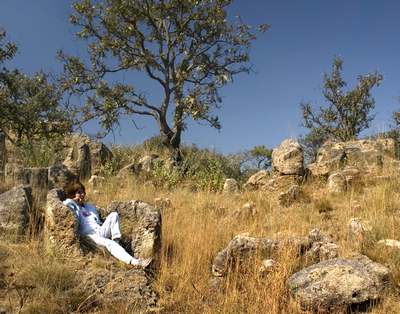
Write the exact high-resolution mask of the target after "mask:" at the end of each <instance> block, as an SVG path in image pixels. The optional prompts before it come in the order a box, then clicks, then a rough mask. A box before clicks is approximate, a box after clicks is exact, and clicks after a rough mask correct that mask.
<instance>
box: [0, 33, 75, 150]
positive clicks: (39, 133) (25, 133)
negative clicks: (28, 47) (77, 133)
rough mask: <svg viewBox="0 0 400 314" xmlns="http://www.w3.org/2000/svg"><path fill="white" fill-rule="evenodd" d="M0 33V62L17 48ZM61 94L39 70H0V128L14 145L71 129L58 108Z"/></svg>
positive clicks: (63, 111) (62, 110)
mask: <svg viewBox="0 0 400 314" xmlns="http://www.w3.org/2000/svg"><path fill="white" fill-rule="evenodd" d="M4 38H5V32H4V31H2V32H0V65H3V62H4V61H5V60H9V59H12V58H13V57H14V55H15V53H16V51H17V47H16V46H15V45H14V44H11V43H6V42H4ZM61 96H62V95H61V94H60V92H59V90H58V89H57V86H56V85H55V84H54V83H50V82H49V75H47V74H44V73H42V72H39V73H36V74H34V75H33V76H32V77H29V76H27V75H26V74H23V73H21V72H20V71H18V70H9V69H7V68H6V67H2V68H1V69H0V104H1V106H0V131H1V132H3V133H4V134H5V135H6V137H7V138H8V140H10V141H11V142H12V143H14V144H16V145H20V144H21V145H22V144H24V143H27V142H33V141H35V140H38V139H41V138H48V139H49V138H51V137H53V136H58V135H63V134H65V133H67V132H69V131H70V130H71V126H72V122H71V119H70V117H69V116H68V114H67V112H66V111H65V110H64V109H63V108H61V107H60V105H59V103H60V101H61Z"/></svg>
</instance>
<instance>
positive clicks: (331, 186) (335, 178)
mask: <svg viewBox="0 0 400 314" xmlns="http://www.w3.org/2000/svg"><path fill="white" fill-rule="evenodd" d="M327 187H328V191H329V192H330V193H342V192H344V191H346V189H347V185H346V178H345V177H344V176H343V175H342V174H341V173H340V172H336V173H332V174H331V175H330V176H329V178H328V182H327Z"/></svg>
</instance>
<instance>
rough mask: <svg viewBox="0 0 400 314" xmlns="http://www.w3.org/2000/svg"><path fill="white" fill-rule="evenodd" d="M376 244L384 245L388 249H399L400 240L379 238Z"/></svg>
mask: <svg viewBox="0 0 400 314" xmlns="http://www.w3.org/2000/svg"><path fill="white" fill-rule="evenodd" d="M378 245H380V246H385V247H387V248H390V249H395V250H400V241H398V240H393V239H385V240H379V241H378Z"/></svg>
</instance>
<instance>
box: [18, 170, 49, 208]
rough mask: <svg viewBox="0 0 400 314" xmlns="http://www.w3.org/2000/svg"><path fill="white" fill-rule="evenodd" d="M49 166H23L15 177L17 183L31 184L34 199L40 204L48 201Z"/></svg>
mask: <svg viewBox="0 0 400 314" xmlns="http://www.w3.org/2000/svg"><path fill="white" fill-rule="evenodd" d="M48 172H49V168H44V167H42V168H21V169H20V170H19V171H18V174H17V175H16V177H15V181H16V183H17V184H22V185H29V186H31V188H32V199H33V200H34V201H35V202H37V203H38V204H40V205H43V204H44V203H45V202H46V195H47V191H48V189H49V178H48Z"/></svg>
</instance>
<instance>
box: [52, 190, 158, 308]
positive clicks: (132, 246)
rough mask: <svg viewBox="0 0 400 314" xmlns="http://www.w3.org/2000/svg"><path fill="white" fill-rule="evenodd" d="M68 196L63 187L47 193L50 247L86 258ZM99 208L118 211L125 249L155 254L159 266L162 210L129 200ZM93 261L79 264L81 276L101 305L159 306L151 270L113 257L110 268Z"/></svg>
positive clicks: (136, 254)
mask: <svg viewBox="0 0 400 314" xmlns="http://www.w3.org/2000/svg"><path fill="white" fill-rule="evenodd" d="M64 199H65V195H64V193H63V191H62V190H61V189H53V190H51V191H49V193H48V195H47V206H46V224H45V239H46V243H47V248H48V249H50V250H52V251H53V252H57V254H61V255H62V256H66V257H67V258H72V259H74V261H75V260H80V261H82V260H83V259H85V258H87V257H85V253H86V250H87V249H88V247H87V246H85V247H82V242H83V241H82V239H79V236H78V222H77V220H76V219H75V217H74V215H73V213H72V212H71V210H70V209H69V208H68V207H67V206H65V205H64V204H63V203H62V201H63V200H64ZM99 211H100V212H102V214H107V213H109V212H112V211H117V212H118V213H119V215H120V218H121V227H122V233H123V239H122V241H121V242H122V243H128V244H129V247H125V249H127V251H128V252H130V253H131V254H132V255H133V256H134V257H136V258H147V257H153V258H154V259H155V263H154V265H155V266H157V264H158V263H157V259H158V256H159V252H160V248H161V215H160V212H159V210H158V209H156V208H154V207H153V206H151V205H149V204H146V203H144V202H140V201H129V202H113V203H111V204H110V205H109V206H108V207H107V208H106V209H104V210H101V209H99ZM85 244H86V245H87V244H88V243H87V242H86V243H85ZM89 248H90V247H89ZM99 258H101V256H99ZM91 260H92V259H89V258H88V259H87V262H85V263H77V268H78V269H77V275H78V276H79V277H80V278H82V280H81V282H82V288H83V289H85V290H86V291H88V292H90V293H91V294H92V295H93V296H94V298H95V299H98V300H99V302H100V304H101V303H103V304H110V303H121V304H124V305H125V306H126V309H127V310H128V311H129V312H132V313H137V312H140V313H142V312H145V311H147V310H148V308H149V307H154V306H155V305H156V302H157V298H158V297H157V294H156V293H155V291H154V289H153V288H152V281H153V277H152V276H150V275H149V274H148V273H147V272H145V271H144V270H141V269H133V268H131V267H130V266H124V265H121V263H120V262H118V261H117V260H115V259H113V258H111V257H109V256H107V259H106V262H107V263H108V264H109V266H108V267H107V269H110V271H105V270H104V269H103V268H99V267H98V266H96V265H94V264H93V263H92V262H91ZM153 270H155V267H153Z"/></svg>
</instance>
